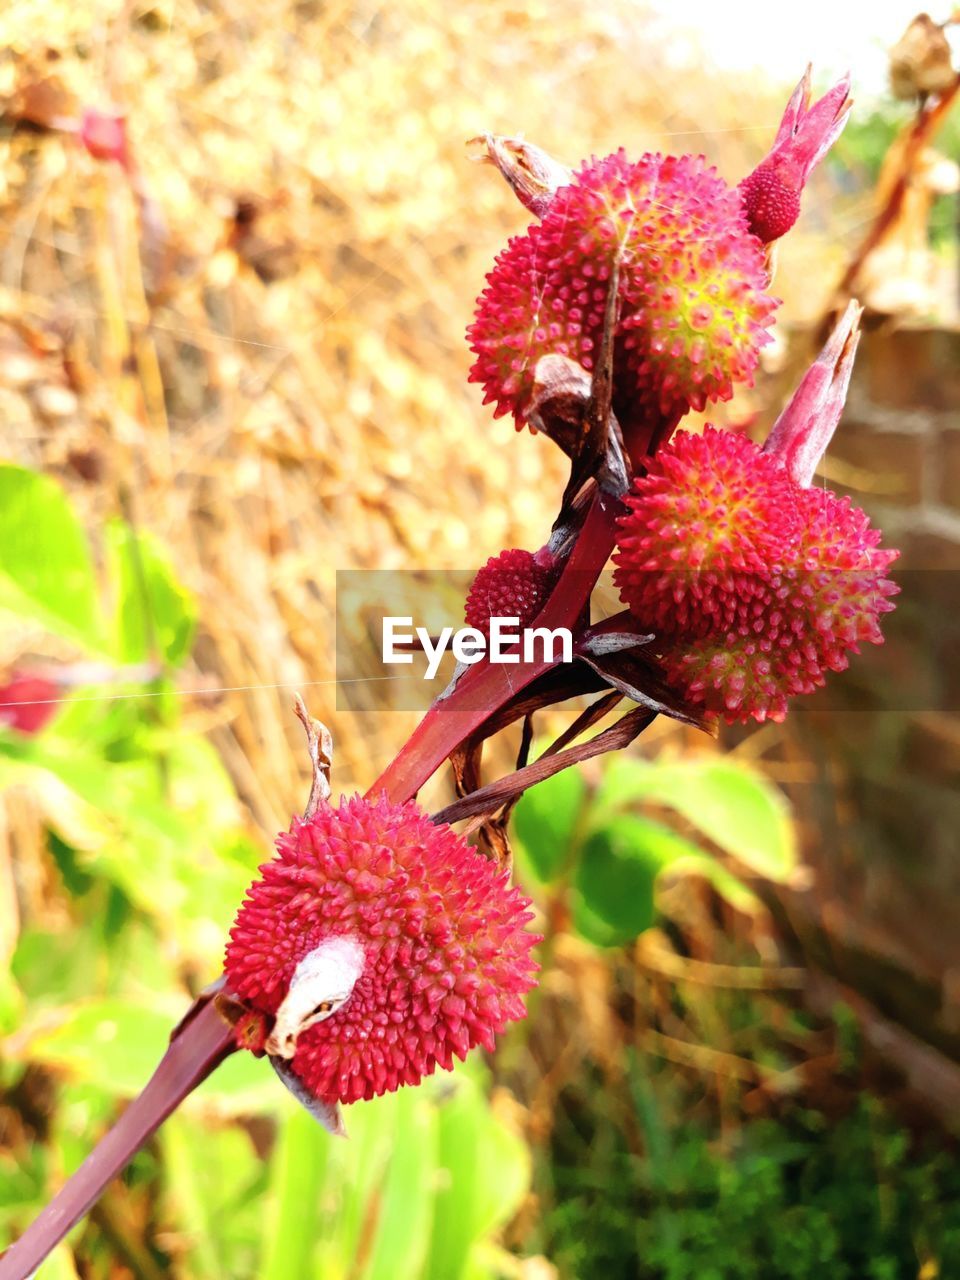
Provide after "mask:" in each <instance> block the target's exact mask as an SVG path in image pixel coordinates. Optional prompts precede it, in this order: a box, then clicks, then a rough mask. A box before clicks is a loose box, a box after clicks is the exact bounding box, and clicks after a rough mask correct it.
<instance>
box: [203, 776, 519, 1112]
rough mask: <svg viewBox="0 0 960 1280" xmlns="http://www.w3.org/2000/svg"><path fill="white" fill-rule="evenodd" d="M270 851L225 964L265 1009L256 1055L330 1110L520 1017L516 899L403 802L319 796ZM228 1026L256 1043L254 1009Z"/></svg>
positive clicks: (388, 1087) (487, 1038) (471, 854)
mask: <svg viewBox="0 0 960 1280" xmlns="http://www.w3.org/2000/svg"><path fill="white" fill-rule="evenodd" d="M277 849H278V856H277V857H276V858H275V859H273V861H271V862H268V863H266V864H265V865H264V866H263V867H261V868H260V875H259V878H258V879H257V880H255V881H254V883H253V885H252V886H251V887H250V889H249V890H248V892H247V897H246V899H245V901H244V903H243V905H242V906H241V908H240V912H239V914H238V915H237V919H236V922H235V923H234V925H233V928H232V930H231V932H230V941H229V943H228V946H227V953H226V974H227V979H228V982H229V986H230V989H231V991H232V992H233V993H235V995H236V996H238V997H239V998H240V999H241V1000H242V1001H244V1002H245V1003H246V1004H247V1006H248V1008H249V1009H250V1011H251V1012H252V1013H253V1014H262V1015H264V1016H265V1017H266V1018H268V1019H271V1020H273V1019H276V1022H275V1024H274V1029H273V1032H272V1033H271V1037H270V1038H269V1039H267V1041H266V1048H267V1051H268V1052H270V1053H273V1054H276V1055H278V1056H279V1057H280V1058H286V1059H289V1061H288V1063H287V1064H286V1068H285V1069H288V1070H289V1071H290V1072H292V1074H293V1077H294V1078H295V1080H296V1081H299V1083H300V1085H302V1086H303V1088H304V1089H305V1090H306V1092H307V1094H308V1095H310V1096H311V1097H313V1098H316V1099H320V1100H321V1101H322V1102H324V1103H326V1104H329V1105H331V1106H332V1105H333V1104H335V1103H336V1102H338V1101H340V1102H355V1101H357V1100H358V1099H361V1098H372V1097H374V1096H376V1095H379V1094H382V1093H387V1092H391V1091H393V1090H394V1089H397V1088H398V1087H399V1086H400V1085H402V1084H416V1083H417V1082H418V1081H419V1080H420V1079H421V1078H422V1077H423V1076H427V1075H430V1074H432V1073H433V1071H434V1070H435V1069H436V1068H437V1067H438V1066H440V1067H443V1068H445V1069H449V1068H450V1067H451V1066H452V1065H453V1060H454V1058H461V1059H462V1058H464V1057H465V1056H466V1054H467V1052H468V1051H469V1050H470V1049H471V1048H473V1047H474V1046H476V1045H483V1046H484V1047H485V1048H487V1049H492V1048H493V1044H494V1036H495V1035H496V1034H497V1033H499V1032H501V1031H502V1030H503V1029H504V1027H505V1026H506V1025H507V1023H508V1022H510V1021H512V1020H515V1019H519V1018H522V1017H523V1016H524V1005H523V999H522V997H523V995H524V993H525V992H527V991H529V990H530V989H531V988H532V987H533V986H534V985H535V982H534V972H535V970H536V968H537V965H536V964H535V962H534V961H533V959H532V957H531V955H530V949H531V947H532V946H533V945H534V943H535V942H537V941H538V939H537V938H536V937H535V936H534V935H532V934H530V933H529V932H527V929H526V925H527V923H528V921H529V920H531V919H532V916H531V914H530V913H529V911H528V910H527V907H528V906H529V899H527V898H525V897H524V896H523V895H522V894H521V892H520V890H519V889H517V888H513V887H511V885H510V884H509V882H508V879H507V876H506V874H505V873H504V872H503V871H502V870H501V869H500V868H499V867H498V866H497V865H496V863H494V862H492V861H490V860H488V859H487V858H484V857H482V856H481V855H480V854H478V853H477V851H476V850H475V849H473V848H471V847H470V846H469V845H468V844H467V843H466V841H465V840H464V839H463V837H462V836H460V835H458V834H457V833H456V832H454V831H453V830H452V829H451V828H450V827H447V826H438V825H436V824H435V823H433V822H432V821H431V820H430V818H429V817H428V816H427V815H426V814H425V813H423V812H422V811H421V810H420V809H419V808H418V807H417V805H416V804H414V803H409V804H405V805H394V804H391V803H390V802H388V801H387V800H386V799H385V798H383V797H381V798H380V799H379V800H375V801H372V800H366V799H361V798H360V797H359V796H355V797H353V799H350V800H341V803H340V805H339V806H337V807H333V806H330V805H322V806H321V807H320V808H319V809H318V810H317V812H316V814H315V815H314V816H313V817H312V818H310V819H308V820H304V821H300V820H299V819H294V821H293V823H292V825H291V827H290V830H289V831H288V832H286V833H284V834H282V835H281V836H280V837H279V839H278V841H277ZM318 984H319V985H318ZM324 997H325V998H324ZM315 999H316V1000H317V1002H318V1003H317V1007H314V1000H315ZM281 1024H282V1027H281ZM238 1026H240V1028H241V1033H240V1039H241V1043H242V1046H249V1047H251V1048H254V1049H257V1048H259V1046H260V1043H261V1039H262V1037H261V1036H260V1035H259V1033H258V1030H257V1025H256V1019H255V1018H254V1019H253V1021H252V1022H251V1021H250V1020H249V1019H248V1020H247V1022H244V1021H243V1020H242V1019H241V1022H240V1023H239V1024H238ZM297 1026H299V1027H300V1028H301V1029H300V1030H299V1034H296V1028H297ZM291 1028H293V1030H291Z"/></svg>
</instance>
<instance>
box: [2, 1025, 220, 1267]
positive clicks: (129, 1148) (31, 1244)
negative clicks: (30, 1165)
mask: <svg viewBox="0 0 960 1280" xmlns="http://www.w3.org/2000/svg"><path fill="white" fill-rule="evenodd" d="M235 1048H236V1045H235V1044H234V1041H233V1032H232V1029H231V1028H230V1027H229V1026H228V1024H227V1023H226V1022H225V1021H224V1019H223V1018H222V1017H221V1015H220V1014H219V1013H218V1012H217V1010H216V1007H215V1006H214V1003H213V1001H212V1000H209V1001H207V1002H206V1003H205V1004H203V1005H201V1006H200V1008H199V1009H198V1010H197V1012H196V1014H195V1016H193V1017H191V1018H190V1019H189V1020H188V1021H187V1022H185V1023H184V1024H183V1025H182V1027H181V1028H180V1030H179V1031H178V1032H177V1033H176V1034H175V1035H174V1038H173V1039H172V1040H171V1042H170V1047H169V1048H168V1049H167V1051H166V1053H165V1054H164V1055H163V1057H162V1059H161V1060H160V1065H159V1066H158V1067H157V1069H156V1071H155V1072H154V1073H153V1075H152V1076H151V1077H150V1080H149V1082H148V1083H147V1086H146V1088H145V1089H144V1090H143V1092H142V1093H141V1094H140V1095H139V1096H138V1097H137V1098H135V1099H134V1101H133V1102H131V1103H130V1105H129V1106H128V1107H127V1109H126V1111H124V1113H123V1115H122V1116H121V1117H120V1119H119V1120H118V1121H117V1123H116V1124H115V1125H114V1126H113V1128H112V1129H111V1130H110V1131H109V1133H107V1135H106V1136H105V1137H104V1138H103V1139H102V1140H101V1142H100V1143H99V1144H98V1145H97V1147H96V1148H95V1149H94V1150H93V1151H92V1152H91V1153H90V1155H89V1156H87V1158H86V1160H85V1161H84V1162H83V1164H82V1165H81V1166H80V1168H79V1169H78V1170H77V1171H76V1173H75V1174H74V1175H73V1177H72V1178H70V1179H69V1180H68V1181H67V1182H66V1183H64V1185H63V1186H62V1187H61V1188H60V1190H59V1191H58V1192H57V1194H56V1195H55V1196H54V1198H53V1199H52V1200H51V1201H50V1203H49V1204H48V1205H47V1207H46V1208H45V1209H44V1210H43V1212H42V1213H41V1214H40V1216H39V1217H38V1218H37V1219H36V1220H35V1221H34V1222H32V1223H31V1224H30V1226H29V1227H28V1228H27V1229H26V1231H25V1232H24V1233H23V1235H22V1236H21V1237H20V1239H19V1240H18V1241H17V1242H16V1244H13V1245H11V1246H10V1248H9V1249H8V1250H7V1251H6V1253H5V1254H4V1255H3V1257H2V1258H0V1280H27V1277H28V1276H31V1275H32V1274H33V1272H34V1271H36V1269H37V1267H39V1265H40V1263H41V1262H43V1260H44V1258H46V1257H47V1255H48V1254H49V1253H50V1252H51V1251H52V1250H53V1249H55V1248H56V1246H57V1245H58V1244H59V1243H60V1241H61V1240H62V1239H63V1237H64V1236H65V1235H66V1234H67V1232H68V1231H69V1230H70V1229H71V1228H72V1227H73V1226H75V1224H76V1223H78V1222H79V1221H80V1219H81V1218H82V1217H83V1215H84V1214H85V1213H86V1212H87V1210H88V1209H89V1208H90V1207H91V1205H93V1204H94V1202H95V1201H96V1200H97V1199H99V1197H100V1195H101V1194H102V1192H103V1190H104V1188H105V1187H106V1186H107V1184H108V1183H109V1182H111V1181H112V1180H113V1179H114V1178H115V1177H116V1176H117V1174H118V1173H120V1172H121V1171H122V1170H123V1168H124V1167H125V1165H126V1164H127V1163H128V1161H129V1160H130V1159H131V1157H132V1156H133V1155H134V1154H135V1152H137V1151H138V1150H139V1149H140V1148H141V1147H142V1146H143V1144H144V1143H145V1142H146V1141H147V1139H148V1138H149V1137H150V1136H151V1135H152V1134H153V1133H154V1132H155V1131H156V1130H157V1129H158V1128H159V1127H160V1125H161V1124H162V1123H163V1122H164V1120H166V1118H167V1116H168V1115H170V1113H171V1112H172V1111H174V1110H175V1109H176V1108H177V1107H178V1106H179V1105H180V1103H181V1102H182V1101H183V1100H184V1098H186V1097H187V1096H188V1095H189V1094H190V1093H192V1092H193V1090H194V1089H195V1088H196V1087H197V1085H198V1084H201V1083H202V1082H203V1081H204V1080H205V1079H206V1078H207V1076H209V1075H210V1073H211V1072H212V1071H214V1070H215V1069H216V1068H217V1067H218V1066H219V1065H220V1063H221V1062H223V1060H224V1058H226V1057H228V1056H229V1054H231V1053H232V1052H233V1050H234V1049H235Z"/></svg>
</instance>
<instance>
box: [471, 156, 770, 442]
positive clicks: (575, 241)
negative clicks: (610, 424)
mask: <svg viewBox="0 0 960 1280" xmlns="http://www.w3.org/2000/svg"><path fill="white" fill-rule="evenodd" d="M614 263H617V264H618V265H619V289H618V293H619V319H618V323H617V331H616V332H617V342H616V349H615V356H614V390H613V407H614V410H615V412H616V413H617V415H618V418H619V420H620V423H621V426H622V427H623V429H624V434H625V436H626V437H627V438H628V447H629V437H630V434H631V430H632V427H633V424H641V423H644V422H646V423H647V424H648V429H649V423H650V421H651V419H657V420H658V421H659V422H660V423H665V424H666V425H667V427H668V429H672V427H673V426H675V425H676V422H677V421H678V420H679V418H680V417H681V416H682V414H683V413H685V412H686V411H687V409H688V408H695V409H702V408H703V407H704V406H705V405H706V404H707V402H708V401H714V400H726V399H729V398H730V396H731V395H732V393H733V388H734V385H735V384H736V383H740V382H745V383H749V382H750V381H751V380H752V377H753V372H754V369H755V368H756V364H757V353H758V351H759V349H760V347H762V346H763V345H764V343H766V342H767V341H769V335H768V334H767V332H766V326H767V324H768V323H769V321H770V319H771V317H772V314H773V311H774V308H775V305H776V303H775V301H774V300H773V299H772V298H770V297H768V296H767V294H766V292H765V287H766V279H767V276H766V267H765V264H764V255H763V251H762V248H761V246H760V244H759V243H758V242H757V240H756V238H755V237H754V236H752V235H751V234H750V233H749V231H748V230H747V225H746V218H745V215H744V212H743V209H742V207H741V201H740V195H739V193H738V192H737V191H735V190H731V189H730V188H729V187H727V185H726V184H725V183H724V182H723V180H722V179H721V178H720V177H719V176H718V175H717V173H716V171H715V170H714V169H712V168H708V167H707V164H706V161H705V160H704V158H703V157H702V156H683V157H680V158H679V159H678V158H676V157H673V156H666V157H664V156H660V155H644V156H642V157H641V158H640V159H639V160H637V161H631V160H629V159H628V158H627V155H626V153H625V152H624V151H622V150H621V151H618V152H616V153H615V154H614V155H611V156H608V157H607V158H606V159H604V160H593V161H591V162H590V163H589V164H587V165H585V166H584V167H583V168H582V169H581V170H580V172H579V173H578V174H576V175H575V177H574V178H573V180H572V182H571V184H570V185H569V186H565V187H561V188H560V189H559V190H557V191H556V193H555V194H554V196H553V198H552V200H551V201H550V203H549V206H548V207H547V209H546V211H545V212H544V214H543V219H542V221H541V222H539V223H537V224H534V225H533V226H531V227H530V228H529V229H528V230H527V232H526V233H525V234H524V235H522V236H517V237H515V238H514V239H513V240H511V241H510V243H509V244H508V246H507V248H506V249H505V250H504V251H503V252H502V253H501V254H500V256H499V257H498V258H497V261H496V264H495V266H494V268H493V270H492V271H491V272H490V274H489V275H488V277H487V287H486V289H485V290H484V291H483V293H482V294H481V296H480V298H479V300H478V304H477V311H476V316H475V319H474V322H473V324H472V325H471V327H470V329H469V331H468V334H469V338H470V343H471V347H472V349H473V351H474V352H475V353H476V357H477V358H476V361H475V362H474V365H473V368H472V370H471V372H470V379H471V381H474V382H478V383H480V384H481V385H482V386H483V389H484V393H485V395H484V402H485V403H487V402H490V401H492V402H494V403H495V404H496V414H497V416H499V415H501V414H504V413H508V412H512V413H513V415H514V417H515V419H516V421H517V425H518V426H520V425H522V424H523V423H524V421H525V415H526V413H527V411H528V409H529V404H530V397H531V393H532V391H533V389H534V384H535V373H536V368H537V363H538V361H539V360H540V358H541V357H542V356H546V355H551V354H553V355H562V356H566V357H568V358H569V359H572V360H574V361H576V362H577V363H578V364H580V365H582V366H583V368H585V369H587V370H590V369H592V368H593V367H594V362H595V359H596V354H597V350H598V347H599V345H600V342H601V337H602V332H603V320H604V311H605V307H606V303H607V292H608V288H609V281H610V277H611V271H612V269H613V266H614Z"/></svg>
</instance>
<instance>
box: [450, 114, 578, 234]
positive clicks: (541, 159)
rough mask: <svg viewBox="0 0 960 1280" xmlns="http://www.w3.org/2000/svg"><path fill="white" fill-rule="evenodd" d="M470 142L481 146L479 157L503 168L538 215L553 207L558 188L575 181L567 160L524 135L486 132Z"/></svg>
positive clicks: (523, 200) (519, 196)
mask: <svg viewBox="0 0 960 1280" xmlns="http://www.w3.org/2000/svg"><path fill="white" fill-rule="evenodd" d="M467 145H468V146H469V147H475V148H477V151H476V157H475V158H476V159H478V160H486V161H488V162H489V163H490V164H492V165H495V166H496V167H497V168H498V169H499V170H500V172H501V173H502V174H503V176H504V178H506V180H507V182H508V183H509V184H510V187H511V189H512V191H513V192H514V194H515V195H516V197H517V199H518V200H519V201H520V203H521V204H522V205H523V206H524V208H525V209H529V210H530V212H531V213H533V214H535V215H536V216H537V217H538V218H542V217H543V215H544V214H545V213H546V211H547V210H548V209H549V207H550V204H551V202H552V200H553V197H554V196H555V195H556V193H557V191H558V190H559V189H560V188H561V187H566V186H569V184H570V183H571V182H572V181H573V174H572V173H571V171H570V170H569V169H568V168H567V166H566V165H565V164H561V163H560V162H559V160H554V158H553V156H551V155H550V154H549V153H548V152H546V151H544V150H543V148H542V147H537V146H534V144H533V143H532V142H524V141H523V139H522V138H502V137H500V136H499V135H498V134H495V133H483V134H481V135H480V136H479V137H478V138H471V140H470V142H468V143H467Z"/></svg>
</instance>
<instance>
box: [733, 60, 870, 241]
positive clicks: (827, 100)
mask: <svg viewBox="0 0 960 1280" xmlns="http://www.w3.org/2000/svg"><path fill="white" fill-rule="evenodd" d="M850 106H851V102H850V77H849V76H844V78H843V79H842V80H841V81H840V82H839V84H836V85H834V87H833V88H832V89H831V90H830V92H829V93H827V94H825V95H824V96H823V97H822V98H821V99H820V100H819V102H817V103H815V104H814V106H812V107H811V106H810V68H809V67H807V69H806V71H805V73H804V76H803V79H802V80H801V81H800V83H799V84H798V85H797V87H796V89H794V91H793V94H792V95H791V98H790V101H789V102H788V103H787V108H786V111H785V112H784V113H783V119H782V120H781V122H780V128H779V130H778V132H777V136H776V139H775V141H774V144H773V148H772V150H771V151H770V154H769V155H768V156H767V158H766V159H765V160H764V161H763V162H762V163H761V164H760V165H758V167H757V168H756V169H754V171H753V173H751V174H749V175H748V176H747V177H746V178H744V179H743V181H742V182H741V183H740V187H739V190H740V196H741V198H742V200H743V208H744V212H745V213H746V215H747V221H748V223H749V226H750V230H751V231H752V232H753V234H754V235H755V236H756V237H757V239H758V240H760V241H762V242H763V243H764V244H770V243H771V241H773V240H779V239H780V237H781V236H783V235H786V233H787V232H788V231H789V230H790V228H791V227H792V226H793V224H794V223H795V222H796V220H797V218H798V217H799V216H800V196H801V194H802V192H803V188H804V185H805V183H806V181H807V179H808V178H809V176H810V174H811V172H812V171H813V169H814V168H815V167H816V166H817V165H818V164H819V163H820V161H821V160H822V159H823V157H824V156H825V155H826V153H827V152H828V151H829V149H830V148H831V147H832V146H833V144H834V142H836V140H837V138H838V137H839V136H840V134H841V132H842V131H843V126H844V125H845V124H846V123H847V116H848V115H849V113H850Z"/></svg>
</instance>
